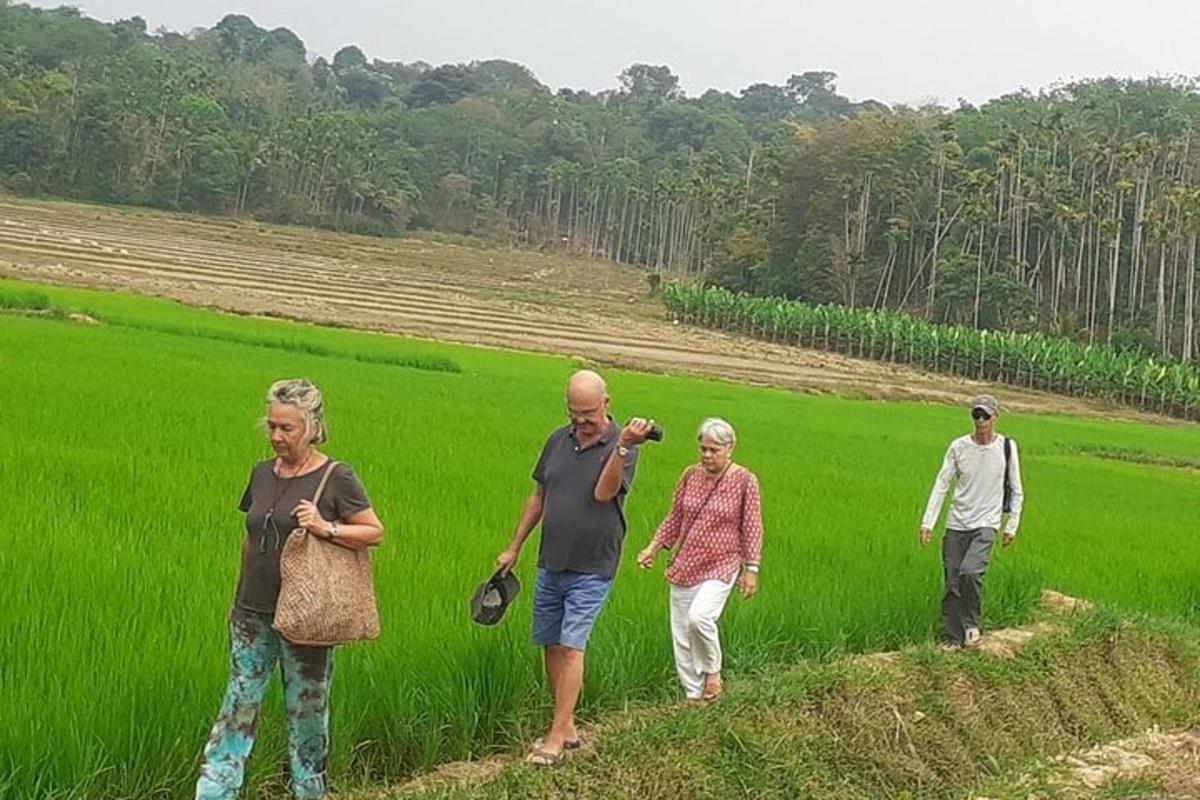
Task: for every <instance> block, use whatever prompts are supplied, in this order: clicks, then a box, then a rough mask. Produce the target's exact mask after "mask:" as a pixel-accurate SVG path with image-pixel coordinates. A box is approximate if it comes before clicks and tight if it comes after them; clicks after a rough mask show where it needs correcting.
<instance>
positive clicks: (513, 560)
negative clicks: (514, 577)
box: [496, 547, 521, 575]
mask: <svg viewBox="0 0 1200 800" xmlns="http://www.w3.org/2000/svg"><path fill="white" fill-rule="evenodd" d="M520 556H521V551H520V550H517V549H516V548H515V547H509V548H507V549H506V550H504V551H503V552H502V553H500V555H498V556H496V569H497V570H499V571H500V574H501V575H507V574H508V573H509V572H510V571H511V570H512V568H513V567H515V566H516V565H517V559H518V558H519V557H520Z"/></svg>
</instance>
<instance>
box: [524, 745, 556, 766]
mask: <svg viewBox="0 0 1200 800" xmlns="http://www.w3.org/2000/svg"><path fill="white" fill-rule="evenodd" d="M562 760H563V754H562V753H551V752H550V751H549V750H543V749H542V748H541V747H538V746H537V745H536V744H535V745H534V746H533V749H532V750H530V751H529V755H527V756H525V763H526V764H532V765H533V766H535V767H557V766H558V765H559V764H561V763H562Z"/></svg>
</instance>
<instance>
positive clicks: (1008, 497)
mask: <svg viewBox="0 0 1200 800" xmlns="http://www.w3.org/2000/svg"><path fill="white" fill-rule="evenodd" d="M1012 446H1013V440H1012V439H1011V438H1009V437H1008V436H1005V437H1004V495H1003V502H1002V505H1001V511H1005V512H1007V511H1008V510H1009V505H1010V504H1011V502H1012Z"/></svg>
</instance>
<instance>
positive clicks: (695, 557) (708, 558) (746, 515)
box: [637, 418, 763, 702]
mask: <svg viewBox="0 0 1200 800" xmlns="http://www.w3.org/2000/svg"><path fill="white" fill-rule="evenodd" d="M697 438H698V439H699V442H700V463H699V464H694V465H692V466H690V467H688V468H687V469H685V470H684V471H683V475H682V476H681V477H680V478H679V483H678V485H676V487H675V497H674V500H673V501H672V503H671V512H670V513H669V514H668V515H667V518H666V519H664V520H663V522H662V524H661V525H659V526H658V532H657V533H655V535H654V538H653V539H652V540H651V541H650V544H648V545H647V546H646V548H645V549H644V550H642V551H641V552H640V553H638V556H637V561H638V564H639V565H641V566H642V567H644V568H646V569H649V568H650V567H651V566H653V564H654V559H655V557H656V556H657V555H658V552H659V551H660V550H669V549H670V548H671V547H673V546H674V547H675V556H674V558H673V559H672V560H671V564H670V566H668V567H667V571H666V578H667V580H668V581H669V582H670V584H671V637H672V639H673V641H674V645H675V669H676V672H677V673H678V674H679V682H680V683H681V684H683V691H684V694H685V695H686V697H687V699H688V701H690V702H703V701H707V700H715V699H716V698H717V697H719V696H720V694H721V691H722V684H721V640H720V635H719V631H718V630H717V620H718V619H719V618H720V616H721V612H722V611H723V610H724V608H725V601H726V600H727V599H728V598H729V594H730V592H731V591H733V587H734V585H737V586H738V587H740V588H741V590H742V596H743V597H751V596H752V595H753V594H754V593H755V592H756V591H757V590H758V567H759V561H760V559H761V557H762V537H763V525H762V504H761V500H760V496H759V489H758V478H757V477H756V476H755V475H754V473H753V472H751V471H750V470H748V469H746V468H745V467H743V466H741V465H739V464H734V463H733V458H732V456H733V447H734V445H735V444H736V443H737V434H736V433H735V431H734V430H733V426H731V425H730V424H729V423H728V422H726V421H725V420H723V419H717V418H711V419H706V420H705V421H704V422H703V423H701V425H700V430H699V432H698V435H697Z"/></svg>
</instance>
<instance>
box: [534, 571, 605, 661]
mask: <svg viewBox="0 0 1200 800" xmlns="http://www.w3.org/2000/svg"><path fill="white" fill-rule="evenodd" d="M612 583H613V582H612V578H602V577H600V576H599V575H590V574H588V573H586V572H569V571H563V572H556V571H552V570H548V569H542V568H540V567H539V568H538V574H537V585H536V586H535V587H534V589H533V643H534V644H536V645H538V646H539V647H545V646H546V645H550V644H560V645H563V646H564V647H570V648H571V649H573V650H585V649H587V641H588V637H589V636H591V633H592V626H593V625H595V624H596V617H598V616H600V609H602V608H604V601H605V600H607V599H608V591H609V589H611V588H612Z"/></svg>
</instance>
